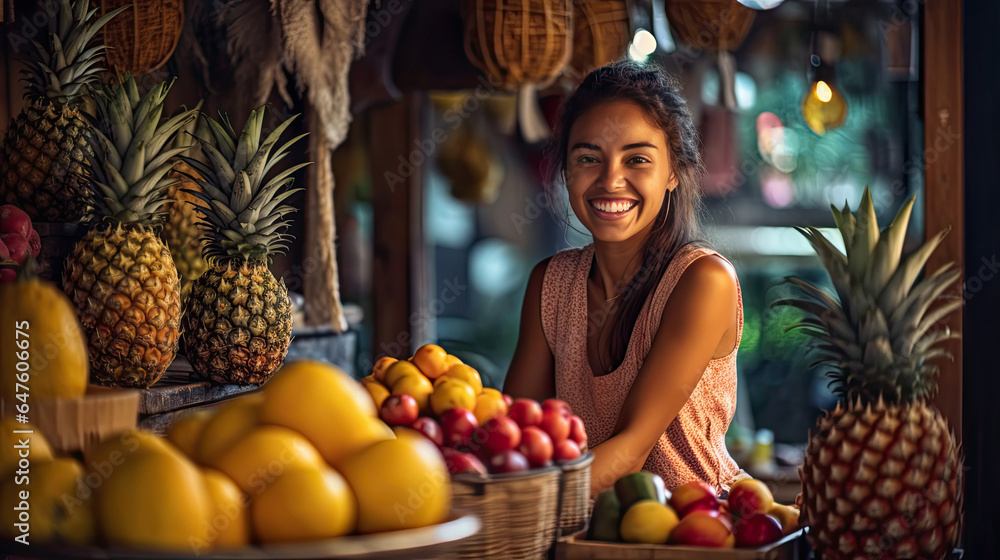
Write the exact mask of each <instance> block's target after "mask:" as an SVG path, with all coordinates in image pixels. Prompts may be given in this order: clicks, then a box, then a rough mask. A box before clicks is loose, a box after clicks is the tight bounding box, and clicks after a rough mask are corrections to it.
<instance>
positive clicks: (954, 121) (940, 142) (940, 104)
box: [913, 0, 965, 442]
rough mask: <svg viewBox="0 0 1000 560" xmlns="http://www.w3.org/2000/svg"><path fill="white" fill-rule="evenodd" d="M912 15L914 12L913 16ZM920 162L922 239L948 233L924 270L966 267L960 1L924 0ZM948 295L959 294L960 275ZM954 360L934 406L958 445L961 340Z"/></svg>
mask: <svg viewBox="0 0 1000 560" xmlns="http://www.w3.org/2000/svg"><path fill="white" fill-rule="evenodd" d="M913 17H916V14H913ZM923 19H924V41H923V45H924V52H923V56H924V72H923V75H924V79H923V82H924V161H925V162H926V167H925V171H924V174H925V180H924V184H925V196H926V202H927V203H926V205H925V208H926V212H925V218H924V219H925V223H926V235H927V237H930V236H932V235H934V234H936V233H937V232H939V231H941V230H942V229H944V228H947V227H950V228H951V232H950V233H949V234H948V235H947V236H946V237H945V238H944V241H943V242H942V243H941V245H940V246H939V247H938V250H937V251H935V253H934V254H933V255H932V256H931V258H930V259H929V260H928V261H927V267H926V270H931V271H932V270H936V269H937V268H939V267H941V266H943V265H944V264H946V263H948V262H954V263H955V264H956V266H957V268H958V270H959V271H961V270H963V268H964V266H965V254H964V252H965V251H964V247H965V220H964V213H965V197H964V192H963V191H964V188H965V180H964V170H963V162H964V160H963V154H964V151H965V148H964V130H963V114H962V3H961V2H955V1H952V0H928V1H927V2H926V4H925V7H924V18H923ZM960 280H961V281H960V282H959V283H958V285H957V286H956V287H955V288H953V289H952V290H951V291H950V292H949V294H950V295H956V296H958V297H961V296H962V293H963V290H962V286H963V285H964V282H965V277H964V275H963V276H962V278H961V279H960ZM962 312H963V309H962V308H961V307H960V308H959V309H958V311H956V312H955V313H952V314H951V315H950V316H949V317H948V320H947V323H946V324H947V325H948V326H949V327H950V328H951V329H952V330H953V331H956V332H961V331H962ZM946 347H947V349H948V350H949V351H950V352H951V353H952V354H953V355H954V356H955V360H954V361H947V360H940V361H939V364H940V366H941V376H940V378H939V379H938V386H939V387H940V390H939V392H938V395H937V397H936V399H935V405H937V407H938V409H939V410H941V413H942V414H943V415H944V417H945V418H946V419H947V420H948V422H949V423H950V424H951V427H952V428H953V429H954V430H955V434H956V436H957V437H958V441H959V442H961V441H962V342H961V340H953V341H949V342H948V344H947V345H946Z"/></svg>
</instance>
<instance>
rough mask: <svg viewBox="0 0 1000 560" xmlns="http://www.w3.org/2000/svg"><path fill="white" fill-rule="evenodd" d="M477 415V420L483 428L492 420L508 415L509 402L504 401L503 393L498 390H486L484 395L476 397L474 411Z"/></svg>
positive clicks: (480, 394)
mask: <svg viewBox="0 0 1000 560" xmlns="http://www.w3.org/2000/svg"><path fill="white" fill-rule="evenodd" d="M472 412H473V414H475V415H476V420H478V421H479V425H480V426H482V425H483V424H485V423H486V421H487V420H489V419H490V418H497V417H499V416H504V415H506V414H507V402H506V401H504V400H503V393H501V392H500V391H497V390H496V389H490V388H486V389H483V392H482V393H479V394H478V395H476V408H475V410H473V411H472Z"/></svg>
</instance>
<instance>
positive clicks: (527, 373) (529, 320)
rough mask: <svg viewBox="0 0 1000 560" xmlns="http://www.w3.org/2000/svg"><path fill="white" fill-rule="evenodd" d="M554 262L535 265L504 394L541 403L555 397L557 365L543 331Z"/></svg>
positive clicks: (529, 280)
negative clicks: (545, 286)
mask: <svg viewBox="0 0 1000 560" xmlns="http://www.w3.org/2000/svg"><path fill="white" fill-rule="evenodd" d="M549 260H550V259H545V260H544V261H542V262H540V263H538V264H537V265H535V268H534V269H533V270H532V271H531V276H530V277H529V278H528V289H527V290H526V291H525V293H524V305H523V306H522V307H521V328H520V332H519V333H518V337H517V347H516V348H515V349H514V358H513V360H512V361H511V363H510V369H509V370H507V379H506V380H505V381H504V384H503V392H504V393H507V394H509V395H511V396H512V397H515V398H516V397H525V398H529V399H535V400H537V401H542V400H545V399H547V398H549V397H553V396H555V393H556V384H555V363H554V360H553V358H552V350H551V349H549V344H548V342H547V341H546V340H545V334H544V333H543V332H542V279H543V278H544V276H545V269H546V267H548V264H549Z"/></svg>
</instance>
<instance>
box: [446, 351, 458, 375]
mask: <svg viewBox="0 0 1000 560" xmlns="http://www.w3.org/2000/svg"><path fill="white" fill-rule="evenodd" d="M461 363H462V360H461V359H460V358H459V357H458V356H455V355H452V354H448V355H447V356H445V358H444V366H445V371H448V369H450V368H451V366H454V365H457V364H461Z"/></svg>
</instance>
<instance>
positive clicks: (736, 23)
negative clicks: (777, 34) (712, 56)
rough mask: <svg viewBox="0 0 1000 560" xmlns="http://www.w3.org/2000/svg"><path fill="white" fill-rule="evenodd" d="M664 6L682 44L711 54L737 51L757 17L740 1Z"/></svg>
mask: <svg viewBox="0 0 1000 560" xmlns="http://www.w3.org/2000/svg"><path fill="white" fill-rule="evenodd" d="M664 5H665V7H666V9H667V19H668V20H669V21H670V25H671V26H673V28H674V29H675V30H676V31H677V34H678V35H679V36H680V39H681V41H683V42H684V43H685V44H687V45H688V46H691V47H695V48H698V49H704V50H708V51H730V50H735V49H737V48H738V47H739V46H740V45H741V44H742V43H743V40H744V39H746V36H747V33H749V32H750V26H751V25H753V20H754V16H755V15H756V14H757V12H756V10H753V9H751V8H748V7H746V6H744V5H743V4H740V3H739V2H737V1H736V0H664Z"/></svg>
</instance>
